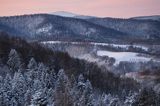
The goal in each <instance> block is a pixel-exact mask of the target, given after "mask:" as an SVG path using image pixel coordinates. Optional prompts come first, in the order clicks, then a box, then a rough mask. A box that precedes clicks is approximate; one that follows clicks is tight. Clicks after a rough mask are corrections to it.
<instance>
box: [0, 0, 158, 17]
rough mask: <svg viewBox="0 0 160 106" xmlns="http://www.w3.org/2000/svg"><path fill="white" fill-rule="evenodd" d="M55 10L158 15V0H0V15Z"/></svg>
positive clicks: (127, 15) (96, 13)
mask: <svg viewBox="0 0 160 106" xmlns="http://www.w3.org/2000/svg"><path fill="white" fill-rule="evenodd" d="M55 11H68V12H72V13H77V14H82V15H92V16H100V17H122V18H127V17H133V16H144V15H160V0H0V16H10V15H22V14H34V13H51V12H55Z"/></svg>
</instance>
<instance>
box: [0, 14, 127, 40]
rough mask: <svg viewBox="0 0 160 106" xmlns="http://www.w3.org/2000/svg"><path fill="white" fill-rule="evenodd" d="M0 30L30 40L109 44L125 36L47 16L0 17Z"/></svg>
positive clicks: (98, 26)
mask: <svg viewBox="0 0 160 106" xmlns="http://www.w3.org/2000/svg"><path fill="white" fill-rule="evenodd" d="M0 30H1V31H4V32H8V33H9V34H12V35H19V36H21V37H25V38H28V39H32V40H33V39H34V40H82V41H99V42H100V41H101V42H109V41H112V40H114V39H120V38H123V36H124V35H125V34H124V33H122V32H120V31H116V30H114V29H111V28H105V27H103V26H100V25H96V24H93V23H91V22H87V21H85V20H82V19H76V18H68V17H60V16H55V15H48V14H37V15H24V16H13V17H1V18H0Z"/></svg>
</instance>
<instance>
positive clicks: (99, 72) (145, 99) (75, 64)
mask: <svg viewBox="0 0 160 106" xmlns="http://www.w3.org/2000/svg"><path fill="white" fill-rule="evenodd" d="M158 82H159V81H158V80H157V83H158ZM156 91H157V92H156ZM158 91H159V85H156V86H154V88H152V87H147V88H146V87H144V86H142V85H141V84H140V83H138V82H136V81H135V80H132V79H130V78H122V77H120V76H117V75H114V74H113V73H111V72H110V71H109V70H106V69H105V68H99V67H98V66H97V65H96V64H95V63H89V62H87V61H85V60H79V59H74V58H72V57H70V56H69V55H68V54H67V53H62V52H53V51H52V50H50V49H48V48H44V47H43V46H42V45H39V44H38V43H35V42H34V43H27V42H26V41H25V40H22V39H20V38H17V37H10V36H8V35H6V34H4V33H1V36H0V105H1V106H159V104H160V102H159V101H160V95H159V93H160V92H158Z"/></svg>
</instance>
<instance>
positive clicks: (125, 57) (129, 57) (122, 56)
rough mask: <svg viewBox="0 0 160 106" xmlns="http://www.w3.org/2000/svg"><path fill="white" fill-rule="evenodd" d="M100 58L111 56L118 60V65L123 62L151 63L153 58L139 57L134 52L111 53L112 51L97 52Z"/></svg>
mask: <svg viewBox="0 0 160 106" xmlns="http://www.w3.org/2000/svg"><path fill="white" fill-rule="evenodd" d="M97 55H98V56H109V57H113V58H115V59H116V63H115V64H118V63H119V62H121V61H131V62H140V61H142V62H146V61H150V60H151V58H147V57H142V56H139V55H138V53H133V52H111V51H102V50H99V51H97Z"/></svg>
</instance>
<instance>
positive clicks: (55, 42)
mask: <svg viewBox="0 0 160 106" xmlns="http://www.w3.org/2000/svg"><path fill="white" fill-rule="evenodd" d="M42 43H44V44H60V43H62V44H65V43H70V44H82V43H83V42H67V41H46V42H42ZM88 44H91V45H95V46H113V47H119V48H126V49H128V48H129V47H130V46H131V45H124V44H109V43H95V42H89V43H88ZM132 46H133V47H136V48H141V49H143V50H145V51H147V50H148V47H146V46H143V45H132Z"/></svg>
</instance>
